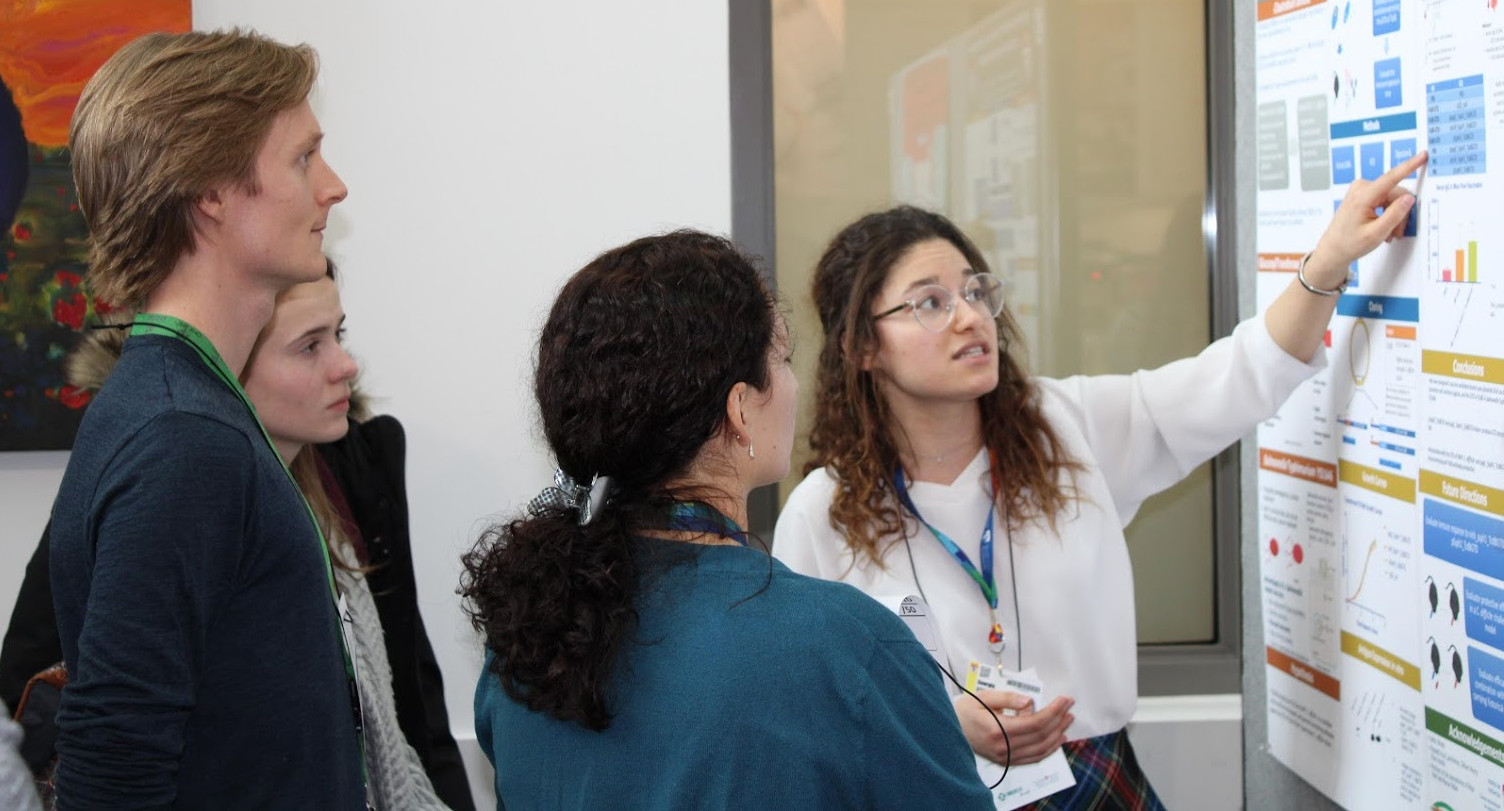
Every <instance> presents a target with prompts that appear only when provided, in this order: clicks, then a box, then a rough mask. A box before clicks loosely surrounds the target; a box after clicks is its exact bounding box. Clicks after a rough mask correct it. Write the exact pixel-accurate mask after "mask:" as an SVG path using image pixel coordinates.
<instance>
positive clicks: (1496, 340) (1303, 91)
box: [1245, 0, 1504, 809]
mask: <svg viewBox="0 0 1504 811" xmlns="http://www.w3.org/2000/svg"><path fill="white" fill-rule="evenodd" d="M1497 6H1498V3H1497V0H1266V1H1265V2H1259V3H1257V4H1256V6H1250V7H1249V8H1248V9H1247V11H1246V12H1245V13H1247V14H1250V15H1254V16H1255V17H1256V22H1255V23H1254V28H1253V30H1254V39H1255V59H1254V62H1255V68H1254V75H1255V85H1256V93H1255V108H1256V109H1255V113H1254V119H1255V129H1256V135H1257V155H1258V157H1257V168H1256V183H1257V191H1256V193H1255V199H1256V202H1257V212H1258V214H1257V223H1256V233H1255V244H1256V250H1257V254H1258V271H1259V272H1258V273H1257V274H1256V276H1257V279H1256V294H1257V299H1258V303H1259V306H1260V308H1262V307H1264V306H1266V305H1267V304H1268V303H1269V302H1270V301H1272V300H1273V299H1274V297H1275V296H1277V295H1278V293H1279V292H1280V291H1281V290H1283V289H1284V288H1285V287H1286V286H1287V285H1288V284H1289V282H1290V280H1291V278H1292V276H1293V274H1294V271H1295V270H1296V268H1297V267H1298V265H1299V261H1300V258H1301V256H1302V255H1303V254H1304V252H1305V251H1307V250H1309V249H1310V248H1311V247H1313V246H1314V245H1315V244H1316V241H1317V239H1318V238H1319V236H1320V235H1321V232H1322V229H1323V228H1324V227H1325V225H1326V222H1327V220H1328V219H1329V218H1330V216H1331V213H1332V211H1333V210H1334V208H1335V206H1336V204H1337V202H1338V201H1340V199H1341V198H1342V196H1343V194H1344V193H1345V192H1346V191H1347V189H1348V187H1349V186H1350V185H1351V184H1352V183H1353V182H1355V181H1356V180H1358V179H1362V178H1368V179H1372V178H1374V177H1377V176H1378V175H1379V174H1382V173H1383V172H1384V171H1386V170H1387V169H1388V168H1390V167H1391V166H1394V165H1396V164H1397V163H1399V162H1401V161H1403V160H1405V159H1406V158H1407V157H1408V156H1410V155H1413V154H1414V153H1415V151H1417V150H1421V149H1428V150H1430V152H1431V159H1430V164H1429V166H1428V167H1427V168H1426V169H1425V170H1424V171H1423V172H1421V173H1419V175H1418V176H1417V177H1414V178H1412V179H1410V180H1408V181H1407V185H1408V186H1409V187H1410V188H1412V189H1415V190H1416V191H1417V197H1418V201H1419V205H1418V206H1417V207H1416V209H1415V211H1414V212H1413V213H1412V216H1411V218H1410V221H1409V223H1408V225H1407V230H1406V236H1405V237H1404V238H1402V239H1399V240H1396V241H1394V242H1392V243H1390V244H1388V245H1386V246H1384V247H1381V248H1380V249H1379V250H1378V251H1376V252H1375V253H1373V254H1372V255H1370V256H1368V257H1365V258H1364V259H1363V260H1360V261H1359V262H1357V263H1355V264H1354V266H1353V267H1352V268H1351V275H1352V283H1351V285H1350V287H1349V288H1348V290H1347V291H1346V292H1345V293H1344V294H1343V295H1342V297H1341V298H1340V300H1339V301H1338V304H1337V313H1336V315H1335V316H1334V317H1333V319H1332V322H1331V324H1330V326H1329V330H1328V333H1327V339H1326V343H1327V346H1328V349H1327V358H1328V366H1327V368H1326V369H1325V370H1324V371H1323V372H1322V373H1320V374H1318V375H1317V376H1316V377H1315V378H1313V379H1312V380H1311V381H1309V382H1308V383H1307V384H1306V385H1304V386H1302V387H1301V389H1300V390H1298V391H1297V392H1296V394H1295V395H1294V396H1292V397H1291V399H1290V401H1289V402H1288V403H1286V405H1285V407H1284V408H1283V409H1282V410H1281V412H1280V413H1279V415H1277V416H1276V417H1274V418H1272V419H1271V420H1269V421H1267V422H1266V423H1265V424H1264V425H1262V426H1261V427H1260V429H1259V432H1258V447H1257V468H1258V475H1257V487H1256V492H1255V499H1256V504H1255V505H1254V508H1253V509H1254V514H1255V516H1256V522H1257V527H1258V537H1259V545H1260V549H1259V553H1258V560H1259V591H1260V600H1261V604H1262V626H1263V627H1262V632H1263V639H1264V649H1263V650H1262V651H1261V652H1260V653H1261V655H1262V660H1263V669H1264V675H1265V677H1266V692H1265V695H1264V696H1263V698H1264V705H1263V714H1264V718H1263V720H1264V721H1265V723H1266V724H1267V730H1268V738H1267V744H1268V751H1269V753H1270V754H1271V755H1272V756H1273V757H1274V758H1276V759H1277V760H1278V761H1279V762H1281V763H1282V764H1283V765H1285V766H1286V767H1288V768H1289V769H1291V770H1292V771H1294V772H1295V773H1296V774H1298V775H1299V776H1300V777H1301V778H1302V779H1304V780H1305V781H1307V782H1308V783H1310V784H1311V785H1312V786H1313V787H1314V788H1316V789H1317V790H1318V791H1320V792H1321V793H1322V794H1324V795H1326V796H1327V797H1329V798H1331V799H1332V800H1333V801H1334V802H1336V803H1338V804H1339V805H1341V806H1343V807H1346V808H1353V809H1357V808H1363V809H1370V808H1416V807H1425V808H1451V809H1461V808H1485V809H1501V808H1504V287H1501V283H1504V276H1501V274H1504V261H1501V259H1504V250H1501V251H1500V252H1499V253H1495V252H1494V249H1495V241H1494V236H1495V235H1496V234H1498V233H1499V232H1500V224H1504V177H1501V173H1504V151H1501V147H1504V144H1500V143H1499V137H1500V136H1499V133H1504V13H1501V12H1500V11H1499V10H1498V8H1497ZM1490 158H1492V160H1491V159H1490ZM1500 247H1501V248H1504V242H1501V243H1500Z"/></svg>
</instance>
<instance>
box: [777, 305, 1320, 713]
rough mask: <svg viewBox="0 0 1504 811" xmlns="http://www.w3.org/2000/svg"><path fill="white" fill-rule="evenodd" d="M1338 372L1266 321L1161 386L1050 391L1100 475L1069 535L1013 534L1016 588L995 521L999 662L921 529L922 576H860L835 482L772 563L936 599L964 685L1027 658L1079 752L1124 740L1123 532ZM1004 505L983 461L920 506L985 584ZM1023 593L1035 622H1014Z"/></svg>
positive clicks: (1072, 518)
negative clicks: (993, 500)
mask: <svg viewBox="0 0 1504 811" xmlns="http://www.w3.org/2000/svg"><path fill="white" fill-rule="evenodd" d="M1325 364H1326V356H1325V354H1324V353H1318V355H1317V357H1316V358H1315V359H1314V360H1313V361H1312V362H1311V363H1309V364H1306V363H1302V362H1300V361H1299V360H1296V359H1295V358H1292V357H1290V356H1289V355H1288V354H1287V353H1285V352H1284V350H1282V349H1280V348H1279V346H1278V345H1277V344H1275V343H1274V339H1273V338H1271V337H1270V335H1269V331H1268V329H1267V327H1265V325H1264V319H1263V318H1262V317H1261V316H1260V317H1255V318H1252V319H1249V320H1247V321H1244V322H1243V323H1242V324H1240V325H1238V328H1237V329H1236V330H1234V332H1233V334H1232V335H1230V336H1228V337H1226V338H1223V339H1222V340H1220V341H1217V342H1216V343H1213V344H1212V345H1211V346H1208V347H1207V348H1206V349H1205V350H1203V351H1202V352H1201V354H1199V355H1197V356H1195V357H1193V358H1186V359H1184V360H1179V361H1176V362H1174V363H1170V364H1168V365H1166V366H1162V367H1160V368H1158V369H1154V370H1152V371H1139V372H1135V373H1133V374H1131V375H1098V376H1092V377H1086V376H1077V377H1071V378H1067V379H1065V380H1053V379H1048V378H1041V379H1039V380H1038V381H1037V383H1038V384H1039V388H1040V391H1041V398H1042V402H1041V404H1042V407H1043V412H1044V416H1045V419H1047V420H1049V422H1050V424H1051V425H1052V426H1053V427H1054V429H1055V431H1056V433H1057V434H1058V436H1059V437H1060V440H1061V442H1062V443H1063V444H1064V448H1065V452H1066V454H1068V455H1069V456H1070V458H1072V459H1075V460H1076V461H1078V462H1080V463H1081V464H1082V465H1084V467H1085V469H1084V470H1083V471H1081V472H1080V473H1078V474H1077V475H1076V480H1075V485H1076V487H1077V488H1078V494H1079V498H1078V499H1077V501H1076V502H1075V504H1074V509H1072V510H1071V511H1070V512H1069V513H1068V514H1064V515H1058V516H1056V526H1055V529H1054V530H1051V528H1050V526H1049V524H1048V522H1044V521H1034V522H1031V523H1028V524H1024V525H1021V526H1017V525H1016V526H1014V527H1013V528H1012V530H1011V536H1012V538H1011V543H1012V546H1013V562H1014V564H1015V565H1016V566H1017V572H1016V576H1015V574H1014V573H1013V572H1012V571H1010V566H1009V556H1008V544H1009V534H1010V533H1005V532H1004V531H1003V529H1002V528H1003V521H1002V516H1001V514H999V515H998V517H997V519H996V523H995V527H996V528H997V530H996V532H995V535H994V543H993V546H994V551H993V558H994V559H993V576H994V582H996V584H997V589H998V617H999V620H1000V622H1001V624H1002V626H1003V630H1004V632H1005V635H1006V637H1007V647H1006V649H1005V650H1004V651H1003V653H1002V654H1001V656H998V657H995V656H994V655H993V654H992V653H991V652H990V650H989V649H988V643H987V634H988V630H989V628H990V624H991V621H990V618H989V613H988V610H987V601H986V599H985V598H984V597H983V596H982V591H981V589H980V588H979V587H978V586H977V584H976V581H974V580H972V579H971V577H970V576H969V575H968V574H967V573H966V571H965V570H964V569H962V568H961V565H960V564H959V563H958V562H957V561H956V560H955V558H953V557H952V556H951V554H950V553H949V552H947V551H946V550H945V548H944V547H943V546H942V545H941V543H940V541H939V540H937V539H936V538H935V537H934V536H933V535H932V534H931V533H930V532H929V530H927V529H924V528H923V527H922V526H920V525H919V524H917V523H916V522H914V521H912V520H909V521H908V522H907V536H908V539H909V547H910V549H912V552H913V557H914V566H913V570H911V569H910V565H909V558H908V554H907V553H906V551H905V545H904V543H903V541H902V540H899V541H897V542H896V543H893V544H891V545H887V546H886V552H885V553H884V557H883V565H881V566H879V565H877V564H874V563H873V562H872V561H870V560H866V559H864V560H863V561H862V562H861V563H858V564H856V565H855V566H853V565H852V555H851V552H850V551H849V550H848V549H847V548H846V544H845V540H844V538H843V537H842V536H841V535H840V534H839V533H838V532H836V530H835V529H833V528H832V527H831V524H830V518H829V515H830V504H831V499H832V497H833V495H834V493H835V481H834V479H833V478H832V477H833V475H834V474H832V473H829V472H827V471H826V469H825V468H821V469H819V470H815V471H813V472H811V473H810V474H809V476H807V477H805V479H804V481H803V482H801V483H800V484H799V486H798V487H796V488H794V492H793V493H792V494H790V496H789V499H788V503H787V504H786V505H785V506H784V509H783V512H782V514H781V515H780V516H779V518H778V526H777V528H776V530H775V531H774V543H773V554H774V555H775V556H776V557H777V558H778V559H779V560H781V561H783V562H784V564H786V565H787V566H788V567H789V568H791V569H793V570H794V571H796V572H801V573H804V574H808V575H812V576H815V577H820V578H825V579H828V580H842V581H845V582H847V583H850V584H851V585H853V586H856V587H857V588H859V589H861V590H862V591H864V592H866V593H867V594H870V595H874V596H888V595H901V594H917V593H919V592H920V591H921V587H922V591H923V592H924V596H925V597H926V598H927V600H928V601H929V604H930V606H931V609H932V613H933V614H934V617H935V621H936V625H937V627H938V628H939V630H940V633H941V635H942V636H943V637H944V646H945V652H946V654H947V656H948V657H949V659H950V664H951V667H952V673H954V674H955V675H956V677H957V678H958V679H962V680H964V678H965V672H966V668H967V666H968V664H969V663H970V662H972V661H977V662H981V663H983V664H1001V665H1002V666H1004V667H1006V668H1009V669H1014V668H1017V667H1018V666H1019V664H1020V663H1019V659H1018V657H1019V654H1020V653H1021V654H1022V667H1023V668H1025V669H1027V668H1030V667H1033V668H1037V670H1038V672H1039V676H1040V678H1041V679H1043V681H1044V683H1045V689H1046V690H1047V691H1048V692H1049V693H1050V694H1051V695H1065V696H1071V697H1073V698H1075V700H1076V705H1075V707H1074V708H1073V709H1072V712H1073V713H1074V714H1075V717H1076V720H1075V722H1074V723H1073V724H1071V727H1070V729H1069V730H1067V735H1068V737H1069V738H1070V739H1072V740H1076V739H1080V738H1090V737H1095V736H1097V735H1103V734H1106V733H1109V732H1114V731H1117V730H1119V729H1122V728H1123V727H1124V726H1125V725H1126V724H1127V723H1128V721H1129V719H1130V718H1131V717H1132V716H1133V711H1134V708H1135V707H1136V705H1137V702H1138V667H1137V643H1138V640H1137V635H1136V634H1137V632H1136V627H1135V617H1134V603H1133V572H1132V569H1131V564H1130V562H1129V559H1128V546H1127V542H1126V541H1125V539H1124V537H1123V527H1124V526H1126V525H1127V524H1128V522H1129V521H1130V520H1132V518H1133V516H1134V514H1135V513H1136V512H1137V511H1138V508H1139V506H1140V505H1141V504H1142V503H1143V502H1144V500H1145V499H1147V498H1149V497H1150V496H1152V495H1154V494H1155V493H1158V492H1159V491H1161V490H1164V489H1165V488H1167V487H1169V486H1171V485H1173V484H1174V483H1176V482H1178V481H1179V480H1180V479H1182V478H1184V477H1185V476H1186V475H1187V474H1188V473H1190V471H1191V470H1193V469H1194V468H1195V467H1196V466H1197V465H1199V464H1201V463H1202V462H1204V461H1206V460H1207V459H1209V458H1211V457H1212V456H1215V455H1216V454H1217V453H1218V452H1220V451H1221V450H1222V449H1224V448H1226V447H1227V446H1229V445H1231V444H1232V443H1233V442H1236V441H1237V440H1238V439H1239V438H1240V437H1242V436H1244V435H1245V434H1247V433H1248V432H1249V431H1251V430H1252V429H1253V428H1254V427H1255V426H1257V425H1258V423H1259V422H1261V421H1262V420H1264V419H1266V418H1268V417H1270V416H1271V415H1273V414H1274V412H1275V411H1276V410H1278V408H1279V407H1280V405H1281V404H1282V403H1283V402H1284V401H1285V399H1286V398H1287V397H1288V396H1289V395H1290V393H1291V392H1293V391H1294V390H1295V388H1296V387H1297V386H1299V385H1300V383H1302V382H1303V381H1305V380H1306V379H1307V378H1309V377H1310V376H1311V375H1313V374H1315V373H1316V372H1317V371H1319V370H1320V369H1321V368H1323V367H1324V366H1325ZM1005 475H1006V473H1005ZM990 489H991V486H990V483H989V482H988V471H987V454H986V452H985V451H983V452H981V453H978V454H977V456H976V458H975V459H973V460H972V462H971V464H970V465H969V466H968V467H967V468H966V470H964V471H963V472H962V473H961V475H960V476H958V477H957V478H956V480H955V481H954V482H953V483H951V484H950V485H941V484H934V483H930V482H915V483H912V484H911V485H910V489H909V492H910V495H911V497H912V498H913V500H914V504H915V506H916V507H917V508H918V510H919V513H920V514H921V515H923V516H924V518H925V520H926V521H928V522H929V523H930V524H931V525H932V526H934V527H935V528H936V529H939V530H940V531H942V532H944V533H946V534H947V535H948V536H949V537H950V538H951V540H953V541H954V542H955V543H956V544H957V545H958V546H959V547H960V548H961V549H962V550H963V551H964V552H965V553H966V555H967V557H969V558H970V559H971V561H972V563H973V564H975V565H976V566H978V568H980V567H981V559H980V557H979V552H980V542H981V534H982V528H983V526H984V525H985V523H986V520H987V511H988V506H989V501H990V497H989V491H990ZM1207 542H1208V543H1210V542H1211V539H1210V538H1208V539H1207ZM916 574H917V581H918V582H917V583H916ZM1015 582H1016V583H1017V589H1018V609H1019V611H1018V613H1019V614H1020V615H1021V616H1015V614H1014V608H1013V606H1014V600H1013V591H1012V590H1013V584H1014V583H1015ZM998 660H1001V661H998Z"/></svg>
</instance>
